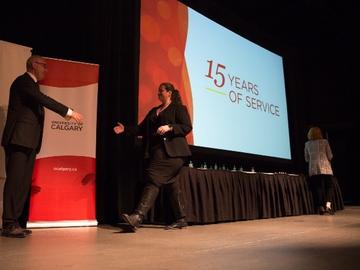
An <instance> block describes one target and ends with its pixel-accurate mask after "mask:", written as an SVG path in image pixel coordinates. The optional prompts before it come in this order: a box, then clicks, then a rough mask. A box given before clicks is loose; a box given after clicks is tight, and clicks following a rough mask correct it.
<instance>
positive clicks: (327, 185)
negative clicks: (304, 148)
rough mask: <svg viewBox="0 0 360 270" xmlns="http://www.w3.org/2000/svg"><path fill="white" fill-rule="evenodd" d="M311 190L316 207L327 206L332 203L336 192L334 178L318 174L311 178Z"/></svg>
mask: <svg viewBox="0 0 360 270" xmlns="http://www.w3.org/2000/svg"><path fill="white" fill-rule="evenodd" d="M310 189H311V192H312V195H313V199H314V206H315V207H319V206H325V203H326V202H331V199H332V197H333V192H334V184H333V176H332V175H326V174H318V175H313V176H311V177H310Z"/></svg>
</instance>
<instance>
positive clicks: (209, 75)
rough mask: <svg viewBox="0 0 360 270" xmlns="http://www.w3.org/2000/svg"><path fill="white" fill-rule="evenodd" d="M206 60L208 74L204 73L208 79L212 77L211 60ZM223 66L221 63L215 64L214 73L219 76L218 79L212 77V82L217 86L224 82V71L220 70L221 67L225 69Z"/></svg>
mask: <svg viewBox="0 0 360 270" xmlns="http://www.w3.org/2000/svg"><path fill="white" fill-rule="evenodd" d="M207 62H208V63H209V71H208V74H206V75H205V76H206V77H208V78H210V79H213V76H212V66H213V61H212V60H207ZM225 68H226V67H225V66H224V65H221V64H217V66H216V71H215V75H218V76H220V78H219V79H214V83H215V85H216V86H217V87H222V86H223V85H224V84H225V75H224V73H222V72H221V69H225Z"/></svg>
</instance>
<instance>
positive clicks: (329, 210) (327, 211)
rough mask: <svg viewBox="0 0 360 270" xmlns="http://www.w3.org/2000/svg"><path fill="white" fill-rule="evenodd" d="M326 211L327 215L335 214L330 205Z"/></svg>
mask: <svg viewBox="0 0 360 270" xmlns="http://www.w3.org/2000/svg"><path fill="white" fill-rule="evenodd" d="M325 213H326V214H327V215H335V212H334V210H332V209H331V208H330V207H326V210H325Z"/></svg>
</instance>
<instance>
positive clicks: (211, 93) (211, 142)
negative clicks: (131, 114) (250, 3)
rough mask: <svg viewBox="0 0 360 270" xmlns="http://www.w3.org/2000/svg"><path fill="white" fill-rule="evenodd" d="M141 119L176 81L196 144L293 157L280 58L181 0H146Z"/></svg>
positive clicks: (270, 155)
mask: <svg viewBox="0 0 360 270" xmlns="http://www.w3.org/2000/svg"><path fill="white" fill-rule="evenodd" d="M140 40H141V43H140V74H139V115H138V116H139V122H140V121H141V120H142V119H143V118H144V116H145V114H146V113H147V111H148V110H149V109H150V108H152V107H154V106H157V105H159V101H158V100H157V89H158V86H159V84H160V83H161V82H167V81H168V82H171V83H173V84H174V85H175V87H176V88H177V89H178V90H179V91H180V94H181V96H182V100H183V103H184V104H185V105H186V106H187V108H188V110H189V113H190V115H191V119H192V123H193V131H192V133H191V134H190V135H189V136H188V137H187V139H188V142H189V143H190V144H192V145H194V146H200V147H207V148H214V149H221V150H227V151H235V152H241V153H247V154H254V155H261V156H267V157H275V158H281V159H291V151H290V140H289V127H288V114H287V104H286V92H285V82H284V71H283V60H282V57H281V56H279V55H277V54H275V53H273V52H271V51H269V50H267V49H265V48H262V47H261V46H259V45H257V44H255V43H253V42H250V41H249V40H247V39H245V38H243V37H241V36H240V35H238V34H236V33H234V32H232V31H230V30H228V29H227V28H225V27H223V26H221V25H219V24H217V23H216V22H214V21H212V20H210V19H209V18H207V17H205V16H203V15H201V14H200V13H198V12H196V11H195V10H193V9H191V8H189V7H187V6H185V5H183V4H182V3H180V2H177V1H142V7H141V37H140Z"/></svg>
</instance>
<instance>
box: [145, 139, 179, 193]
mask: <svg viewBox="0 0 360 270" xmlns="http://www.w3.org/2000/svg"><path fill="white" fill-rule="evenodd" d="M184 162H185V159H184V158H182V157H169V156H168V155H167V154H166V151H165V149H164V146H163V145H162V144H161V145H158V146H156V147H154V148H153V149H152V151H151V157H150V159H149V160H148V165H147V169H146V176H147V178H148V180H149V181H150V182H151V183H153V184H154V185H156V186H158V187H160V186H162V185H164V184H169V183H172V182H174V181H175V180H176V176H177V174H178V172H179V171H180V169H181V168H182V166H183V165H184Z"/></svg>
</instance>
